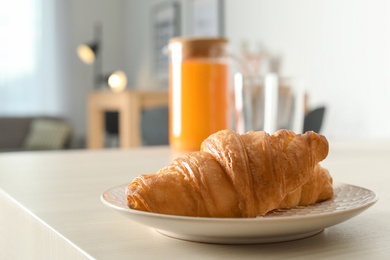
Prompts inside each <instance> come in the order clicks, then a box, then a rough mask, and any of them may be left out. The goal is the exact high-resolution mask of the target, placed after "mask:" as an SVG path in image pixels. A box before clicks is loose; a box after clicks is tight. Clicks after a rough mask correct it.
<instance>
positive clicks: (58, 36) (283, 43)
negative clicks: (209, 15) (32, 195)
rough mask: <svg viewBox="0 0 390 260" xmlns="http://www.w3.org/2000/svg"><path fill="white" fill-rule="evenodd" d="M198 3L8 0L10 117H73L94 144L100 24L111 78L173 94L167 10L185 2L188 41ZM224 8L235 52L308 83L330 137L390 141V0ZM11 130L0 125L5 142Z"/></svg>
mask: <svg viewBox="0 0 390 260" xmlns="http://www.w3.org/2000/svg"><path fill="white" fill-rule="evenodd" d="M194 2H195V0H193V1H191V0H188V1H184V0H181V1H162V0H150V1H137V0H111V1H108V0H67V1H61V0H15V1H1V2H0V118H2V117H14V116H18V117H26V116H49V117H56V118H64V119H66V121H67V122H69V123H70V125H71V131H72V138H71V140H70V141H69V142H70V144H69V147H74V148H83V147H85V140H86V135H87V120H88V119H87V97H88V95H89V93H90V92H91V91H93V90H94V87H95V82H94V77H93V73H94V71H93V67H92V66H87V65H86V64H85V63H83V62H82V61H81V60H80V59H79V57H78V56H77V52H76V49H77V47H78V46H79V45H80V44H81V43H84V42H89V41H92V40H94V37H95V36H96V35H95V31H94V28H96V25H97V24H99V25H100V26H101V29H102V31H101V46H100V47H101V48H100V50H99V55H101V59H102V64H101V66H102V68H101V70H102V71H103V72H104V73H108V72H111V71H115V70H117V69H121V70H123V71H124V72H125V73H126V75H127V81H128V83H127V88H128V89H143V90H164V89H165V90H167V88H168V86H167V78H166V77H164V75H163V74H164V73H161V71H156V66H155V63H156V41H157V40H158V39H156V32H155V29H156V28H155V24H156V23H155V22H156V19H158V15H159V14H158V12H159V10H163V9H162V8H164V6H171V5H175V7H177V8H178V9H177V10H179V12H178V13H177V18H178V19H176V20H175V21H176V22H177V25H178V26H179V30H178V33H179V35H180V36H186V35H191V34H193V33H194V17H195V13H194V4H196V3H194ZM205 2H206V5H207V4H210V3H212V2H213V1H211V0H210V1H205ZM207 2H209V3H207ZM216 2H218V4H220V1H216ZM221 2H222V5H219V7H220V9H219V12H220V17H219V25H218V26H221V27H220V28H219V30H220V31H219V33H220V34H222V35H223V36H225V37H227V38H228V39H229V41H230V49H231V52H233V53H235V54H237V55H240V56H241V57H243V58H246V59H248V61H249V60H251V61H253V59H255V60H256V62H259V63H260V65H259V66H260V68H257V69H258V70H259V71H262V72H264V70H265V69H268V70H272V71H273V72H277V73H278V75H279V76H280V77H285V78H294V79H298V80H299V82H300V84H302V85H303V86H304V88H305V90H306V92H307V93H308V106H309V107H311V108H315V107H320V106H325V107H326V109H327V110H326V114H325V117H324V121H323V127H322V130H321V132H322V133H323V134H324V135H326V136H327V137H328V138H329V139H330V140H355V139H390V120H388V119H387V114H388V111H390V102H388V99H389V98H390V51H389V46H390V33H389V32H390V31H389V29H390V16H389V15H388V14H389V13H390V2H389V1H387V0H372V1H371V0H355V1H353V2H351V1H348V0H326V1H325V0H316V1H312V0H295V1H288V0H272V1H271V0H229V1H221ZM221 28H222V29H221ZM265 60H267V62H268V63H267V65H266V66H265V62H263V61H265ZM262 62H263V63H262ZM262 65H263V67H261V66H262ZM265 67H267V68H265ZM5 129H6V126H4V124H3V125H1V123H0V136H1V135H2V134H4V133H5ZM3 138H5V137H3Z"/></svg>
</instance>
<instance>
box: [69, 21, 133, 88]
mask: <svg viewBox="0 0 390 260" xmlns="http://www.w3.org/2000/svg"><path fill="white" fill-rule="evenodd" d="M94 38H95V39H94V40H93V41H92V42H91V43H84V44H80V45H79V46H78V47H77V54H78V56H79V58H80V59H81V60H82V61H83V62H84V63H86V64H89V65H91V64H93V65H94V84H95V87H96V88H99V86H100V84H101V83H104V84H105V85H108V86H109V87H110V90H111V91H113V92H121V91H122V90H124V89H125V88H126V85H127V76H126V73H124V72H123V71H121V70H117V71H114V72H112V73H110V74H108V75H106V76H105V75H103V74H102V73H101V71H102V57H101V56H102V55H99V52H100V49H101V39H102V27H101V25H100V24H96V25H95V29H94Z"/></svg>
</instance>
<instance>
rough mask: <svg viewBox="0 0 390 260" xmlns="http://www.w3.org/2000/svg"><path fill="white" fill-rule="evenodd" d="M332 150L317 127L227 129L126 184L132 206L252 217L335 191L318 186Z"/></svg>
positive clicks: (184, 213)
mask: <svg viewBox="0 0 390 260" xmlns="http://www.w3.org/2000/svg"><path fill="white" fill-rule="evenodd" d="M327 154H328V142H327V140H326V138H325V137H324V136H322V135H319V134H316V133H314V132H306V133H305V134H294V133H293V132H291V131H288V130H279V131H278V132H276V133H275V134H273V135H269V134H268V133H266V132H263V131H257V132H253V131H251V132H247V133H245V134H242V135H240V134H238V133H237V132H234V131H232V130H222V131H219V132H217V133H215V134H212V135H210V136H209V137H208V138H207V139H205V140H204V141H203V143H202V144H201V147H200V151H198V152H193V153H190V154H187V155H184V156H181V157H178V158H177V159H175V160H174V161H173V162H172V163H171V164H170V165H169V166H167V167H165V168H162V169H161V170H159V171H158V172H157V173H151V174H141V175H140V176H138V177H136V178H135V179H134V180H133V181H132V182H131V183H130V184H129V185H128V186H127V189H126V195H127V202H128V206H129V207H130V208H132V209H136V210H142V211H149V212H155V213H162V214H172V215H181V216H197V217H225V218H229V217H230V218H251V217H256V216H259V215H265V214H266V213H267V212H269V211H271V210H273V209H277V208H280V207H293V206H296V205H299V204H300V203H301V201H302V203H309V204H311V203H315V202H316V201H321V200H324V199H327V198H329V197H330V196H332V195H333V193H332V192H333V189H332V185H331V183H330V184H329V183H327V184H326V185H317V186H316V185H313V183H317V182H318V180H319V179H320V178H318V176H317V175H321V176H322V175H323V173H325V175H326V173H328V172H327V171H326V170H325V169H324V168H322V167H320V166H319V164H318V163H319V162H320V161H322V160H324V159H325V158H326V156H327ZM329 177H330V176H329ZM328 181H329V179H328ZM330 181H331V179H330ZM305 184H308V185H307V187H306V188H305V187H303V186H304V185H305ZM309 184H310V185H309ZM317 189H326V190H325V191H324V190H321V191H318V190H317ZM313 190H314V192H315V194H311V193H313ZM320 195H321V196H320ZM306 197H307V198H309V197H310V199H306Z"/></svg>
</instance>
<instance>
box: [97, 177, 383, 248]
mask: <svg viewBox="0 0 390 260" xmlns="http://www.w3.org/2000/svg"><path fill="white" fill-rule="evenodd" d="M125 188H126V184H124V185H120V186H117V187H113V188H111V189H109V190H107V191H106V192H104V193H103V194H102V196H101V200H102V202H103V203H104V204H105V205H107V206H109V207H111V208H113V209H115V210H117V211H119V212H121V213H123V214H124V215H125V216H127V217H129V218H130V219H132V220H134V221H137V222H139V223H141V224H144V225H146V226H149V227H152V228H155V229H156V230H157V231H158V232H160V233H162V234H164V235H166V236H169V237H173V238H178V239H183V240H189V241H196V242H205V243H222V244H254V243H271V242H282V241H289V240H295V239H301V238H305V237H309V236H313V235H315V234H318V233H320V232H321V231H322V230H324V228H327V227H330V226H333V225H336V224H339V223H341V222H343V221H346V220H348V219H350V218H352V217H354V216H356V215H358V214H359V213H361V212H363V211H364V210H366V209H367V208H369V207H370V206H372V205H373V204H375V202H376V201H377V200H378V196H377V195H376V194H375V192H373V191H370V190H368V189H365V188H361V187H357V186H353V185H349V184H342V183H336V184H334V193H335V194H334V197H333V198H332V199H331V200H328V201H325V202H321V203H317V204H314V205H311V206H307V207H296V208H292V209H287V210H276V211H273V212H271V213H270V214H267V215H266V216H264V217H257V218H200V217H182V216H174V215H165V214H156V213H149V212H144V211H139V210H132V209H129V208H128V207H127V201H126V196H125Z"/></svg>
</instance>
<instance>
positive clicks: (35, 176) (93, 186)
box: [0, 142, 390, 259]
mask: <svg viewBox="0 0 390 260" xmlns="http://www.w3.org/2000/svg"><path fill="white" fill-rule="evenodd" d="M330 144H331V149H330V154H329V156H328V158H327V159H326V160H325V162H324V163H323V166H325V167H327V168H328V169H329V170H330V172H331V173H332V175H333V177H334V179H335V180H336V181H340V182H345V183H350V184H355V185H358V186H363V187H366V188H369V189H372V190H374V191H375V192H377V193H378V195H379V201H378V202H377V203H376V204H375V205H374V206H373V207H371V208H369V209H368V210H367V211H365V212H363V213H362V214H360V215H358V216H356V217H355V218H353V219H351V220H349V221H346V222H344V223H341V224H339V225H336V226H333V227H330V228H327V229H325V231H324V232H322V233H320V234H318V235H316V236H313V237H310V238H306V239H302V240H297V241H291V242H285V243H274V244H261V245H240V246H237V245H212V244H202V243H194V242H186V241H181V240H177V239H173V238H169V237H166V236H163V235H161V234H159V233H157V232H156V231H155V230H153V229H151V228H149V227H146V226H143V225H141V224H138V223H136V222H133V221H131V220H130V219H127V218H125V217H124V216H123V215H121V214H119V213H118V212H115V211H114V210H112V209H110V208H108V207H106V206H105V205H103V204H102V203H101V201H100V195H101V194H102V193H103V192H104V191H105V190H106V189H108V188H111V187H113V186H116V185H120V184H124V183H128V182H130V181H131V180H132V179H133V178H134V177H135V176H137V175H138V174H140V173H149V172H153V171H156V170H157V169H159V168H161V167H163V166H165V165H166V164H168V163H169V162H170V161H171V160H172V159H173V157H174V156H175V155H174V154H173V153H172V152H171V151H170V149H169V148H167V147H152V148H136V149H118V150H110V149H107V150H98V149H97V150H85V151H59V152H20V153H3V154H0V259H388V257H389V256H390V221H389V216H390V206H389V205H390V188H389V183H390V164H389V159H390V142H350V143H332V142H331V143H330Z"/></svg>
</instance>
